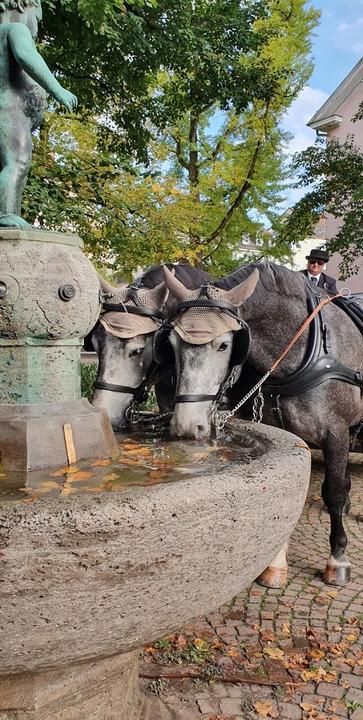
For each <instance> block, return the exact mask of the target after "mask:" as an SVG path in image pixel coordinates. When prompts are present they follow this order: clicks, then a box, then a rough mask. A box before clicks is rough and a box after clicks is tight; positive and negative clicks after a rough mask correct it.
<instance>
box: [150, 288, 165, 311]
mask: <svg viewBox="0 0 363 720" xmlns="http://www.w3.org/2000/svg"><path fill="white" fill-rule="evenodd" d="M168 295H169V290H168V288H167V286H166V284H165V283H164V282H161V283H160V285H155V287H154V288H151V289H150V290H148V298H149V300H150V302H151V303H152V304H153V306H154V307H155V308H157V309H158V310H161V308H162V307H163V305H165V303H166V301H167V299H168Z"/></svg>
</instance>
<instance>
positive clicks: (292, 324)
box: [243, 290, 309, 376]
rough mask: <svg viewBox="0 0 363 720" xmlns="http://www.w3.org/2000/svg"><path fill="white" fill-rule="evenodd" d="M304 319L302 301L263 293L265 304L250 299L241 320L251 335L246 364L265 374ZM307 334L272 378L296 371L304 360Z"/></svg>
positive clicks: (305, 306)
mask: <svg viewBox="0 0 363 720" xmlns="http://www.w3.org/2000/svg"><path fill="white" fill-rule="evenodd" d="M307 316H308V310H307V305H306V298H305V296H304V295H302V296H301V298H300V297H296V296H293V297H287V296H283V295H281V294H279V293H278V291H277V290H273V291H269V292H267V291H266V297H265V302H264V303H261V301H260V300H258V301H256V298H255V297H254V295H252V296H251V297H250V298H249V300H248V301H247V302H246V304H245V306H244V312H243V317H244V319H245V320H246V322H247V323H248V325H249V327H250V331H251V346H250V353H249V360H250V362H251V363H252V364H253V365H254V366H255V367H256V368H257V369H258V370H259V371H260V372H263V373H265V372H267V370H269V369H270V367H271V365H272V364H273V363H274V362H275V360H277V358H279V357H280V355H281V353H282V352H283V350H284V349H285V347H286V345H287V344H288V343H289V342H290V340H291V339H292V338H293V337H294V335H295V333H296V332H297V330H298V329H299V327H300V326H301V324H302V323H303V321H304V320H305V319H306V318H307ZM308 337H309V332H308V330H306V331H305V332H304V333H303V335H302V337H301V338H300V339H299V340H298V341H297V342H296V343H295V345H294V346H293V347H292V348H291V350H290V351H289V353H288V354H287V356H286V358H284V359H283V360H282V361H281V364H280V365H279V367H278V368H277V369H276V372H275V373H274V375H276V376H279V375H287V374H289V373H291V372H293V371H294V370H296V369H297V368H298V367H299V366H300V365H301V363H302V360H303V358H304V355H305V352H306V348H307V341H308Z"/></svg>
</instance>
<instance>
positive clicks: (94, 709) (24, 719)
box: [0, 651, 172, 720]
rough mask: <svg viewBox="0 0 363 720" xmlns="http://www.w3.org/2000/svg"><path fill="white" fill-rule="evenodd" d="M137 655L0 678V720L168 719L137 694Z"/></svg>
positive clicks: (158, 707) (161, 708)
mask: <svg viewBox="0 0 363 720" xmlns="http://www.w3.org/2000/svg"><path fill="white" fill-rule="evenodd" d="M138 656H139V653H138V652H137V651H134V652H129V653H124V654H123V655H113V656H112V657H108V658H104V659H102V660H97V661H94V662H89V663H82V664H81V665H74V666H71V667H69V668H67V669H62V670H48V671H47V672H40V673H32V674H30V673H24V674H23V675H14V676H13V677H12V678H11V679H10V678H1V677H0V718H1V720H106V719H107V720H172V718H171V715H170V712H169V710H168V709H167V708H166V707H165V705H164V703H163V702H162V701H161V700H159V699H158V698H156V697H155V698H148V697H146V696H144V695H143V694H142V693H141V692H140V690H139V675H138V669H139V662H138ZM14 708H16V710H14Z"/></svg>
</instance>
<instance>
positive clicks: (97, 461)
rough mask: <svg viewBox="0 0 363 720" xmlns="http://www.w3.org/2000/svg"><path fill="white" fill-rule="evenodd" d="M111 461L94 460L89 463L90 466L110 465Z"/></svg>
mask: <svg viewBox="0 0 363 720" xmlns="http://www.w3.org/2000/svg"><path fill="white" fill-rule="evenodd" d="M111 463H112V460H96V461H95V462H93V463H91V467H106V466H107V465H111Z"/></svg>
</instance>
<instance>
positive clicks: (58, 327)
mask: <svg viewBox="0 0 363 720" xmlns="http://www.w3.org/2000/svg"><path fill="white" fill-rule="evenodd" d="M82 248H83V243H82V240H81V239H80V238H79V237H78V236H77V235H72V234H64V233H54V232H46V231H42V230H36V229H33V230H19V229H15V228H14V229H13V228H0V460H1V462H2V463H3V465H4V466H5V468H6V469H7V470H14V471H28V470H35V469H40V468H45V467H51V466H56V465H66V464H67V463H70V462H76V461H77V460H79V459H82V458H85V459H87V458H94V457H105V456H112V455H113V454H115V453H116V452H117V445H116V442H115V439H114V436H113V433H112V429H111V426H110V423H109V420H108V417H107V415H106V413H105V412H103V411H101V410H100V409H98V408H94V407H93V406H91V405H90V404H89V403H88V402H87V401H86V400H84V399H81V391H80V351H81V346H82V339H83V337H84V336H85V335H86V334H87V333H88V332H89V331H90V330H91V328H92V327H93V326H94V324H95V323H96V321H97V318H98V315H99V311H100V297H99V288H100V285H99V279H98V275H97V273H96V270H95V269H94V267H93V266H92V264H91V263H90V261H89V260H88V259H87V258H86V256H85V255H84V254H83V252H82Z"/></svg>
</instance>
